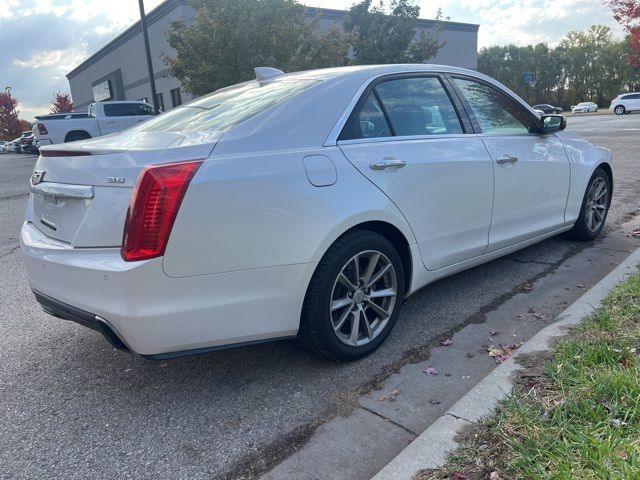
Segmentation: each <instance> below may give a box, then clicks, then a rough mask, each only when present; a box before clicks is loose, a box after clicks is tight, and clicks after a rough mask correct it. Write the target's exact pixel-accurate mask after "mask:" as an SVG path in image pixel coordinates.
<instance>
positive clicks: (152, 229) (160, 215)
mask: <svg viewBox="0 0 640 480" xmlns="http://www.w3.org/2000/svg"><path fill="white" fill-rule="evenodd" d="M201 164H202V160H194V161H190V162H181V163H169V164H164V165H154V166H149V167H145V169H144V170H143V171H142V173H141V174H140V176H139V177H138V181H137V182H136V186H135V188H134V189H133V194H132V197H131V204H130V205H129V210H128V211H127V219H126V221H125V224H124V238H123V242H122V250H121V252H122V258H123V259H124V260H125V261H127V262H132V261H135V260H144V259H148V258H155V257H161V256H162V255H164V251H165V248H166V247H167V242H168V241H169V235H170V234H171V229H172V228H173V222H174V221H175V219H176V215H177V214H178V210H179V208H180V204H181V203H182V198H183V197H184V194H185V192H186V191H187V187H188V186H189V182H191V179H192V178H193V176H194V175H195V173H196V171H197V170H198V168H199V167H200V165H201Z"/></svg>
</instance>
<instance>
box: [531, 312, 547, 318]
mask: <svg viewBox="0 0 640 480" xmlns="http://www.w3.org/2000/svg"><path fill="white" fill-rule="evenodd" d="M533 316H534V317H536V318H537V319H538V320H542V319H543V318H545V317H544V315H543V314H542V313H534V314H533Z"/></svg>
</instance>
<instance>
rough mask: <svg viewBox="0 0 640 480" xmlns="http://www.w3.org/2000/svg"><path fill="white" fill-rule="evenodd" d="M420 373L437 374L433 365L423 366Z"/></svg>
mask: <svg viewBox="0 0 640 480" xmlns="http://www.w3.org/2000/svg"><path fill="white" fill-rule="evenodd" d="M422 373H426V374H427V375H438V370H436V369H435V368H433V367H427V368H425V369H424V370H423V371H422Z"/></svg>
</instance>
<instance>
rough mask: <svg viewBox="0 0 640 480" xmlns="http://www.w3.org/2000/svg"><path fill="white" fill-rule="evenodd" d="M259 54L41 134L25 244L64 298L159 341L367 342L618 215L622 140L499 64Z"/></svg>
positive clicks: (54, 306) (151, 345) (334, 350)
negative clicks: (350, 61)
mask: <svg viewBox="0 0 640 480" xmlns="http://www.w3.org/2000/svg"><path fill="white" fill-rule="evenodd" d="M256 73H257V79H256V80H255V81H250V82H246V83H242V84H239V85H235V86H232V87H229V88H225V89H222V90H219V91H217V92H214V93H212V94H210V95H207V96H204V97H201V98H199V99H197V100H195V101H193V102H191V103H189V104H187V105H184V106H181V107H179V108H175V109H173V110H171V111H169V112H167V113H165V114H163V115H160V116H158V117H156V118H154V119H152V120H150V121H148V122H146V123H144V124H141V125H139V126H136V127H134V128H132V129H130V130H127V131H125V132H122V133H121V134H117V135H113V136H109V137H103V138H98V139H93V140H87V141H82V142H74V143H72V144H64V145H56V146H50V147H43V148H42V149H41V151H40V158H39V159H38V162H37V164H36V166H35V170H34V171H33V175H32V178H31V184H32V186H31V192H32V193H31V196H30V198H29V203H28V208H27V212H26V221H25V223H24V225H23V227H22V232H21V244H22V252H23V254H24V257H25V260H26V266H27V270H28V275H29V281H30V284H31V287H32V289H33V292H34V294H35V297H36V299H37V300H38V302H40V303H41V304H42V306H43V307H44V309H45V311H47V312H48V313H50V314H51V315H54V316H56V317H59V318H63V319H67V320H72V321H75V322H78V323H80V324H83V325H86V326H87V327H90V328H93V329H95V330H98V331H99V332H101V333H102V334H103V335H104V336H105V337H106V338H107V339H108V340H109V341H110V342H111V343H112V344H113V345H115V346H117V347H120V348H122V349H126V350H128V351H130V352H133V353H136V354H139V355H142V356H144V357H147V358H152V359H160V358H170V357H176V356H180V355H187V354H193V353H199V352H206V351H210V350H214V349H218V348H223V347H228V346H232V345H236V346H237V345H246V344H250V343H254V342H261V341H267V340H273V339H277V338H286V337H294V336H298V337H299V338H300V339H302V341H303V342H304V343H305V344H307V345H308V346H309V347H311V348H312V349H313V350H315V351H316V352H318V353H320V354H322V355H324V356H326V357H329V358H333V359H340V360H352V359H356V358H359V357H362V356H364V355H367V354H369V353H371V352H372V351H373V350H375V349H376V348H377V347H378V346H379V345H380V344H381V343H382V342H383V341H384V340H385V338H386V337H387V336H388V335H389V332H390V331H391V330H392V328H393V326H394V323H395V322H396V320H397V318H398V314H399V312H400V308H401V306H402V302H403V300H404V299H405V298H406V297H407V296H408V295H410V294H412V293H413V292H415V291H416V290H418V289H420V288H422V287H424V286H425V285H427V284H429V283H431V282H434V281H436V280H438V279H439V278H442V277H444V276H447V275H451V274H452V273H455V272H458V271H460V270H464V269H466V268H469V267H473V266H474V265H478V264H481V263H483V262H487V261H489V260H492V259H495V258H497V257H500V256H502V255H506V254H509V253H511V252H514V251H516V250H518V249H521V248H523V247H526V246H528V245H531V244H533V243H535V242H539V241H540V240H543V239H545V238H548V237H551V236H553V235H557V234H559V233H561V232H566V231H570V232H571V234H572V235H573V237H575V238H578V239H581V240H591V239H593V238H595V237H596V236H597V235H598V234H599V233H600V232H601V230H602V228H603V225H604V223H605V219H606V217H607V211H608V208H609V204H610V200H611V192H612V186H613V175H612V169H611V155H610V153H609V151H607V150H605V149H603V148H599V147H596V146H593V145H591V144H590V143H589V142H587V141H585V140H583V139H582V138H579V137H576V136H573V135H570V134H568V133H566V132H563V131H562V130H564V128H565V125H566V122H565V119H564V117H562V116H559V115H543V116H541V117H540V116H539V115H537V114H536V113H535V112H534V111H533V110H532V109H531V107H529V106H528V105H527V104H526V103H525V102H524V101H522V100H521V99H520V98H518V97H517V96H516V95H515V94H514V93H513V92H511V91H510V90H508V89H507V88H505V87H504V86H503V85H501V84H500V83H498V82H496V81H495V80H493V79H491V78H488V77H486V76H484V75H481V74H479V73H477V72H473V71H469V70H464V69H459V68H451V67H444V66H438V65H385V66H361V67H345V68H336V69H327V70H316V71H309V72H301V73H293V74H287V75H285V74H283V73H282V72H280V71H278V70H275V69H269V68H259V69H256Z"/></svg>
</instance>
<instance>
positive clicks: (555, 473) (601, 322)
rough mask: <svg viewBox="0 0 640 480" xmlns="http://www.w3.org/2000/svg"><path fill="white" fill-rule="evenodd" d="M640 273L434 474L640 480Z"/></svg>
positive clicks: (427, 478)
mask: <svg viewBox="0 0 640 480" xmlns="http://www.w3.org/2000/svg"><path fill="white" fill-rule="evenodd" d="M639 354H640V273H639V274H635V275H633V276H632V277H630V278H629V279H628V280H627V281H626V282H624V283H622V284H620V285H618V286H617V287H616V288H615V289H614V290H613V291H612V292H611V293H610V294H609V296H608V297H607V299H606V300H605V301H604V304H603V307H602V308H601V309H599V310H598V311H597V312H595V313H594V314H593V315H591V316H590V317H588V318H587V319H585V321H584V322H583V323H582V324H581V325H580V326H579V327H577V328H576V329H575V330H574V331H573V332H572V333H571V334H570V335H569V336H568V337H567V338H566V339H564V340H562V341H561V342H560V343H559V344H558V345H557V346H556V347H555V348H554V350H553V352H552V354H551V356H550V357H548V358H547V359H546V360H545V361H544V362H538V366H537V367H536V368H535V369H534V372H527V373H535V375H526V376H524V378H526V379H527V380H526V384H525V385H522V386H520V387H518V388H516V389H514V392H513V394H512V395H511V396H510V397H508V398H507V399H506V400H505V401H504V402H502V404H501V405H500V407H499V409H498V412H497V413H496V415H495V416H494V417H491V418H487V419H485V420H483V421H482V422H480V423H479V424H478V425H476V426H474V427H473V428H472V429H471V430H470V431H468V432H466V433H467V434H466V435H465V438H464V439H462V442H461V447H460V448H459V449H458V450H456V451H455V452H454V453H453V454H452V455H451V456H450V457H449V460H448V462H447V464H446V465H445V466H444V467H443V468H442V469H439V470H435V471H428V472H424V473H422V474H421V475H419V476H418V477H417V478H418V479H420V480H436V479H456V480H463V479H470V480H477V479H485V478H487V479H492V480H493V479H549V480H551V479H553V480H561V479H562V480H564V479H572V480H573V479H579V480H588V479H593V480H605V479H612V480H613V479H625V480H626V479H628V480H637V479H640V357H639Z"/></svg>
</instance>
